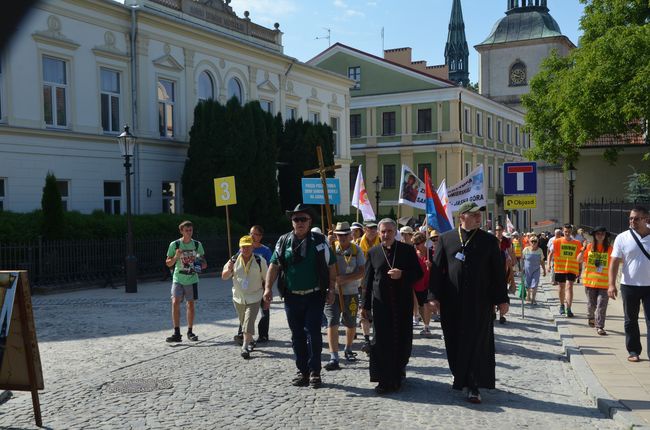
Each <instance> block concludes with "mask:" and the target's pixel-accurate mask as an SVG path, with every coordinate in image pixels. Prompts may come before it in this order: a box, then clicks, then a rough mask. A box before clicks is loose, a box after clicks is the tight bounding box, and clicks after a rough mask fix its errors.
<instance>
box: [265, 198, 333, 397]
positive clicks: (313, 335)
mask: <svg viewBox="0 0 650 430" xmlns="http://www.w3.org/2000/svg"><path fill="white" fill-rule="evenodd" d="M287 217H289V219H290V220H291V224H292V226H293V230H292V231H291V232H289V233H287V234H285V235H283V236H281V237H280V239H278V242H277V244H276V245H275V250H274V252H273V255H272V256H271V265H270V267H269V270H268V272H267V276H266V284H265V285H266V286H265V291H264V300H266V301H267V302H269V303H270V302H271V299H272V298H273V292H272V290H271V288H272V285H273V283H274V282H275V280H276V279H277V278H278V275H279V276H280V279H279V282H278V289H279V290H280V294H281V295H282V296H283V297H284V310H285V312H286V314H287V322H288V323H289V329H291V346H292V348H293V352H294V355H295V358H296V367H297V368H298V374H297V376H296V377H295V378H294V379H293V380H292V381H291V383H292V384H293V385H295V386H301V387H302V386H307V385H310V386H312V387H313V388H318V387H320V386H321V378H320V371H321V361H320V356H321V351H322V348H323V338H322V335H321V331H320V328H321V317H322V315H323V308H324V306H325V303H326V302H327V303H328V304H331V303H333V302H334V283H335V282H336V268H335V262H336V259H335V256H334V252H332V250H331V249H330V247H329V245H328V244H327V239H326V238H325V236H323V235H322V234H318V233H314V232H312V231H311V223H312V220H313V219H314V217H315V215H314V212H313V211H312V209H311V208H310V207H309V206H307V205H304V204H299V205H297V206H296V208H295V209H294V210H292V211H287Z"/></svg>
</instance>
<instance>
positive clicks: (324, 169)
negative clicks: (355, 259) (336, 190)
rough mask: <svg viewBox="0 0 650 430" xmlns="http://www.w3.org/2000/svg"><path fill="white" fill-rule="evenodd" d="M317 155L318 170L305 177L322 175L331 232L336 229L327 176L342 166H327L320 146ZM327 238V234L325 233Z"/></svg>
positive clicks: (307, 173) (306, 174)
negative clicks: (326, 174) (333, 222)
mask: <svg viewBox="0 0 650 430" xmlns="http://www.w3.org/2000/svg"><path fill="white" fill-rule="evenodd" d="M316 155H317V156H318V168H317V169H311V170H305V171H304V172H303V174H304V175H305V176H308V175H314V174H318V175H320V181H321V183H322V184H323V195H324V196H325V210H326V212H327V226H328V227H327V228H328V230H331V229H333V228H334V226H333V224H332V208H331V207H330V197H329V193H328V191H327V180H326V179H327V177H326V176H325V173H326V172H333V171H335V170H336V169H340V168H341V165H340V164H335V165H333V166H325V162H324V161H323V148H322V147H321V146H320V145H318V146H317V147H316ZM323 233H324V234H325V235H326V236H327V232H326V231H324V232H323Z"/></svg>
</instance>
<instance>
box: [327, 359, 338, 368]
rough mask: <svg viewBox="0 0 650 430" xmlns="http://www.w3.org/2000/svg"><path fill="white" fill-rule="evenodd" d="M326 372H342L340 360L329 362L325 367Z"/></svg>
mask: <svg viewBox="0 0 650 430" xmlns="http://www.w3.org/2000/svg"><path fill="white" fill-rule="evenodd" d="M325 370H341V366H339V361H338V360H330V361H328V362H327V364H326V365H325Z"/></svg>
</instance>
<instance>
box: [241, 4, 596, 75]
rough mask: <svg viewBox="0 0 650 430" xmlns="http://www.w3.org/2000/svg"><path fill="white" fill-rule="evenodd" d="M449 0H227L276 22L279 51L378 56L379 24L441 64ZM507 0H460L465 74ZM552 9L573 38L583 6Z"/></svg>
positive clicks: (397, 44) (393, 38)
mask: <svg viewBox="0 0 650 430" xmlns="http://www.w3.org/2000/svg"><path fill="white" fill-rule="evenodd" d="M451 4H452V0H232V2H231V4H230V5H231V6H232V7H233V9H234V10H235V11H236V12H237V15H239V16H243V15H244V11H245V10H248V11H250V13H251V15H250V18H251V19H252V20H253V21H254V22H256V23H258V24H261V25H264V26H266V27H270V28H273V23H275V22H279V23H280V30H282V32H283V33H284V36H283V44H284V52H285V54H287V55H290V56H292V57H295V58H297V59H299V60H301V61H307V60H309V59H310V58H312V57H314V56H315V55H316V54H318V53H319V52H321V51H323V50H325V49H327V46H328V45H327V40H326V39H316V37H323V36H326V35H327V30H326V29H325V28H329V29H330V30H331V42H332V44H334V43H336V42H341V43H343V44H345V45H349V46H352V47H354V48H357V49H361V50H362V51H366V52H369V53H371V54H374V55H378V56H382V41H381V28H382V27H384V29H385V31H384V39H385V42H384V46H385V48H386V49H391V48H402V47H407V46H410V47H411V48H413V60H414V61H416V60H426V61H427V64H428V65H434V64H443V63H444V61H445V60H444V50H445V42H446V41H447V26H448V24H449V17H450V15H451ZM506 5H507V0H462V6H463V17H464V20H465V33H466V36H467V43H468V44H469V47H470V59H469V62H470V80H471V81H472V82H476V81H477V80H478V55H477V53H476V50H475V49H474V48H473V46H474V45H476V44H478V43H480V42H482V41H483V40H484V39H485V38H487V37H488V36H489V34H490V32H491V30H492V27H493V26H494V24H495V23H496V22H497V21H498V20H499V19H500V18H502V17H503V16H505V10H506ZM548 5H549V9H550V11H551V15H552V16H553V18H555V20H556V21H557V22H558V24H559V25H560V29H561V30H562V33H563V34H564V35H566V36H567V37H568V38H569V39H571V41H572V42H573V43H575V44H576V45H577V44H578V37H579V36H580V34H581V32H580V29H579V25H580V23H579V21H580V17H581V16H582V12H583V8H584V6H583V5H582V4H580V2H579V1H578V0H548Z"/></svg>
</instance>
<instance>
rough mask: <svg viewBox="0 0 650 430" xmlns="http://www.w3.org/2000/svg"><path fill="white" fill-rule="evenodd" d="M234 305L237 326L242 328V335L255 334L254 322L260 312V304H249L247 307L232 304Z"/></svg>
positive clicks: (240, 304) (235, 303)
mask: <svg viewBox="0 0 650 430" xmlns="http://www.w3.org/2000/svg"><path fill="white" fill-rule="evenodd" d="M232 304H233V305H235V310H236V311H237V316H238V317H239V324H240V325H241V327H242V332H243V333H248V334H250V335H251V336H252V335H254V334H255V320H256V319H257V314H258V312H259V311H260V302H255V303H249V304H247V305H245V304H243V303H237V302H235V301H233V302H232Z"/></svg>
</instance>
